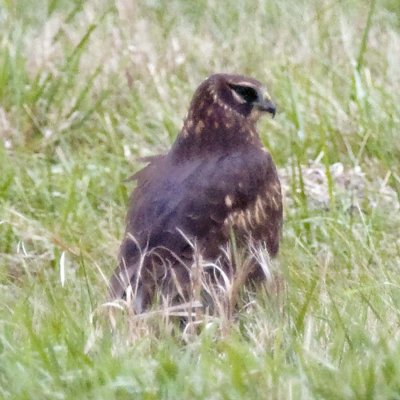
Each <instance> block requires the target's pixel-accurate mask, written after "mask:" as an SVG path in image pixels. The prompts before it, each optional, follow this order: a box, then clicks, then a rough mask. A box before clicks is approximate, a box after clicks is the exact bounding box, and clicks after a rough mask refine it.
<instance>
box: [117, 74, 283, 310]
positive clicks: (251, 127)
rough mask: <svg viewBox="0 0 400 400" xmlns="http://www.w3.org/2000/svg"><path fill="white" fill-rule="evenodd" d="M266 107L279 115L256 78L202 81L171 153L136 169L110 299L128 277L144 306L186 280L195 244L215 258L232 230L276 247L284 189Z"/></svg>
mask: <svg viewBox="0 0 400 400" xmlns="http://www.w3.org/2000/svg"><path fill="white" fill-rule="evenodd" d="M264 112H268V113H271V114H272V115H274V114H275V105H274V104H273V103H272V101H271V99H270V98H269V96H268V95H266V94H265V91H264V89H263V86H262V85H261V83H260V82H258V81H257V80H255V79H252V78H247V77H244V76H240V75H228V74H215V75H212V76H210V77H209V78H208V79H206V80H205V81H204V82H203V83H202V84H201V85H200V86H199V87H198V89H197V90H196V92H195V94H194V96H193V99H192V102H191V105H190V108H189V112H188V114H187V117H186V119H185V121H184V125H183V128H182V130H181V132H180V133H179V135H178V137H177V139H176V141H175V143H174V144H173V146H172V148H171V149H170V151H169V152H168V153H167V154H166V155H162V156H155V157H152V158H150V159H148V160H147V161H148V162H149V164H148V165H147V166H146V167H145V168H143V169H142V170H141V171H139V172H138V173H136V174H135V175H134V176H133V179H134V180H136V182H137V186H136V189H135V190H134V192H133V194H132V196H131V198H130V206H129V210H128V214H127V219H126V223H127V227H126V232H125V236H124V239H123V241H122V244H121V248H120V255H119V266H118V268H117V269H116V271H115V273H114V275H113V277H112V278H111V282H110V291H111V295H112V296H113V297H114V298H118V297H123V296H124V294H125V292H126V289H127V287H128V286H129V285H131V287H132V289H133V292H134V293H135V295H136V299H135V309H136V311H137V312H142V311H143V310H144V309H146V308H147V307H148V306H149V305H150V304H151V303H152V301H153V299H154V297H155V295H156V294H157V293H158V292H157V291H158V290H160V292H161V293H164V294H165V292H168V291H169V290H170V288H171V286H172V282H175V283H176V282H178V283H179V284H181V285H182V286H185V284H186V285H187V283H188V282H189V281H190V273H191V265H192V264H193V257H194V250H193V243H194V244H195V245H196V249H198V252H199V253H200V254H201V256H202V258H203V259H205V260H212V261H215V260H216V259H218V258H221V257H222V255H223V251H222V249H223V247H224V246H226V245H227V244H228V242H229V240H230V237H231V234H232V232H233V234H234V236H235V238H236V240H237V242H238V243H242V244H244V243H248V242H249V241H251V242H252V243H256V244H257V243H258V244H263V245H265V247H266V248H267V250H268V252H269V254H270V256H272V257H273V256H275V255H276V254H277V252H278V247H279V240H280V231H281V225H282V197H281V188H280V183H279V179H278V175H277V172H276V168H275V165H274V163H273V160H272V158H271V155H270V154H269V153H268V152H267V151H266V150H265V148H264V147H263V145H262V143H261V141H260V138H259V136H258V133H257V130H256V123H257V120H258V119H259V117H260V116H261V114H262V113H264ZM256 268H260V267H256ZM253 276H258V277H257V278H256V279H259V277H260V276H261V274H258V275H257V274H256V275H254V274H253Z"/></svg>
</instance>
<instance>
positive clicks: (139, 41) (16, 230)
mask: <svg viewBox="0 0 400 400" xmlns="http://www.w3.org/2000/svg"><path fill="white" fill-rule="evenodd" d="M217 71H226V72H237V73H242V74H247V75H250V76H253V77H256V78H257V79H259V80H261V81H263V82H265V83H266V84H267V85H268V87H269V89H270V92H271V94H272V97H273V98H274V99H275V100H276V102H277V104H278V114H277V116H276V118H275V119H274V120H271V119H269V118H265V119H263V120H262V121H261V122H260V125H259V131H260V133H261V136H262V139H263V141H264V143H265V145H266V147H268V148H269V149H270V151H271V153H272V155H273V157H274V159H275V161H276V163H277V164H278V166H279V168H280V174H281V176H282V180H283V181H284V186H285V193H286V202H285V223H284V229H283V242H282V248H281V252H280V255H279V260H278V263H279V269H280V270H281V274H282V279H283V282H284V287H285V288H284V290H283V291H282V292H280V293H279V295H274V294H273V293H267V294H265V293H264V294H263V293H261V292H260V293H258V296H257V297H256V298H255V301H254V302H253V303H252V306H251V307H250V308H249V309H248V310H246V311H242V312H239V314H238V315H237V316H236V317H235V319H234V320H232V321H228V322H229V323H227V321H218V320H216V321H214V322H213V323H210V324H209V325H208V326H207V327H205V328H204V329H202V330H201V332H200V333H199V334H197V335H192V336H190V337H188V338H183V337H182V333H181V332H180V331H179V330H176V329H174V327H173V324H171V322H169V321H166V320H164V319H162V318H160V319H159V320H158V321H153V322H152V325H151V324H149V325H148V326H146V324H144V325H143V324H137V323H135V321H133V320H132V319H131V318H130V316H129V313H124V312H116V314H115V315H114V318H115V320H112V321H111V322H113V324H114V327H115V328H116V329H115V328H114V329H113V330H112V329H111V327H110V326H111V325H112V324H111V323H110V319H109V317H108V316H107V310H106V308H105V307H104V306H102V305H103V303H104V302H105V301H106V292H107V287H106V281H107V278H108V277H109V275H110V274H111V272H112V270H113V269H114V267H115V265H116V256H117V251H118V246H119V243H120V240H121V237H122V234H123V229H124V216H125V210H126V204H127V199H128V195H129V192H130V191H131V189H132V185H131V184H129V183H124V179H125V178H126V177H128V176H129V175H131V174H132V172H134V171H136V170H137V169H138V168H140V165H141V164H140V163H138V161H137V159H138V158H139V157H141V156H147V155H152V154H157V153H160V152H164V151H166V150H167V149H168V147H169V146H170V144H171V143H172V141H173V140H174V137H175V136H176V134H177V132H178V131H179V129H180V127H181V124H182V120H183V118H184V116H185V113H186V111H187V107H188V104H189V101H190V98H191V95H192V93H193V91H194V90H195V88H196V87H197V85H198V84H199V83H200V82H201V81H202V80H203V79H204V78H205V77H207V76H208V75H210V74H211V73H213V72H217ZM399 128H400V3H399V1H398V0H371V1H370V0H368V1H367V0H348V1H338V0H334V1H329V0H322V1H317V0H312V1H305V0H297V1H295V0H282V1H276V2H275V1H272V0H259V1H243V2H239V1H237V2H229V1H227V0H219V1H216V0H215V1H214V0H198V1H195V0H191V1H184V0H170V1H168V2H167V1H165V2H163V1H158V0H147V1H145V0H143V1H137V2H133V1H132V2H131V1H128V0H115V1H105V0H87V1H82V0H74V1H67V0H33V1H30V0H15V1H12V0H0V398H1V399H108V400H110V399H159V398H166V399H393V400H394V399H400V334H399V332H400V327H399V324H400V274H399V269H400V239H399V231H400V213H399V207H400V204H399V194H400V162H399V160H400V132H399ZM221 326H222V327H223V328H224V329H221Z"/></svg>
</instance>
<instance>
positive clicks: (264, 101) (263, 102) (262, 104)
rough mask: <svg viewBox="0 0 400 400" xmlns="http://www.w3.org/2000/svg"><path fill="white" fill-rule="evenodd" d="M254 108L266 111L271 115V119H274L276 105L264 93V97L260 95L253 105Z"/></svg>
mask: <svg viewBox="0 0 400 400" xmlns="http://www.w3.org/2000/svg"><path fill="white" fill-rule="evenodd" d="M254 106H255V107H257V108H258V109H259V110H260V111H266V112H269V113H270V114H272V117H275V114H276V105H275V103H274V102H273V101H272V100H271V98H270V97H269V94H268V93H266V94H265V95H264V96H263V95H261V94H260V96H259V97H258V100H257V101H256V102H255V103H254Z"/></svg>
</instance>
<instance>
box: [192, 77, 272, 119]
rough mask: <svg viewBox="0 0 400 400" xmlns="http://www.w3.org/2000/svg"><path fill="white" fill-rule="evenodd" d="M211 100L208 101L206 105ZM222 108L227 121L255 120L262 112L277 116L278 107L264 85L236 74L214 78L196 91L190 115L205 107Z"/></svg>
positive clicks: (210, 78) (207, 80)
mask: <svg viewBox="0 0 400 400" xmlns="http://www.w3.org/2000/svg"><path fill="white" fill-rule="evenodd" d="M207 100H208V101H207ZM205 106H206V107H207V106H208V107H214V108H215V109H218V107H221V108H222V109H223V110H225V111H226V114H228V117H229V116H230V114H231V113H233V114H235V115H236V116H237V117H242V118H249V117H251V118H252V119H258V118H254V116H255V115H257V117H259V116H260V115H261V114H262V113H263V112H267V113H270V114H272V115H273V116H274V115H275V112H276V106H275V104H274V103H273V102H272V100H271V97H270V95H269V94H268V92H267V90H266V89H265V87H264V86H263V85H262V84H261V82H259V81H257V80H256V79H253V78H248V77H245V76H242V75H234V74H214V75H211V76H210V77H209V78H208V79H206V80H205V81H204V82H203V83H202V84H201V85H200V86H199V87H198V89H197V90H196V92H195V94H194V96H193V99H192V103H191V109H190V111H191V112H192V113H193V114H195V113H199V112H201V111H202V110H204V107H205Z"/></svg>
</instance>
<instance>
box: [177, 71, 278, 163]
mask: <svg viewBox="0 0 400 400" xmlns="http://www.w3.org/2000/svg"><path fill="white" fill-rule="evenodd" d="M275 112H276V106H275V104H274V103H273V102H272V100H271V98H270V96H269V94H268V93H267V91H266V90H265V87H264V86H263V85H262V84H261V83H260V82H259V81H257V80H256V79H253V78H248V77H245V76H241V75H234V74H214V75H211V76H210V77H209V78H207V79H206V80H205V81H203V82H202V83H201V84H200V86H199V87H198V88H197V90H196V91H195V93H194V95H193V99H192V101H191V104H190V108H189V112H188V114H187V117H186V119H185V122H184V126H183V129H182V132H181V134H180V135H179V136H178V140H177V142H176V145H175V148H174V152H176V153H178V154H179V153H182V154H185V157H186V154H189V153H190V154H193V153H195V152H197V153H198V152H199V151H201V150H202V149H207V150H206V151H207V152H215V151H218V149H226V148H227V147H230V146H237V145H238V144H240V143H248V142H259V138H258V135H257V132H256V129H255V123H256V122H257V120H258V119H259V118H260V116H261V115H262V114H264V113H270V114H272V115H273V116H274V115H275Z"/></svg>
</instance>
